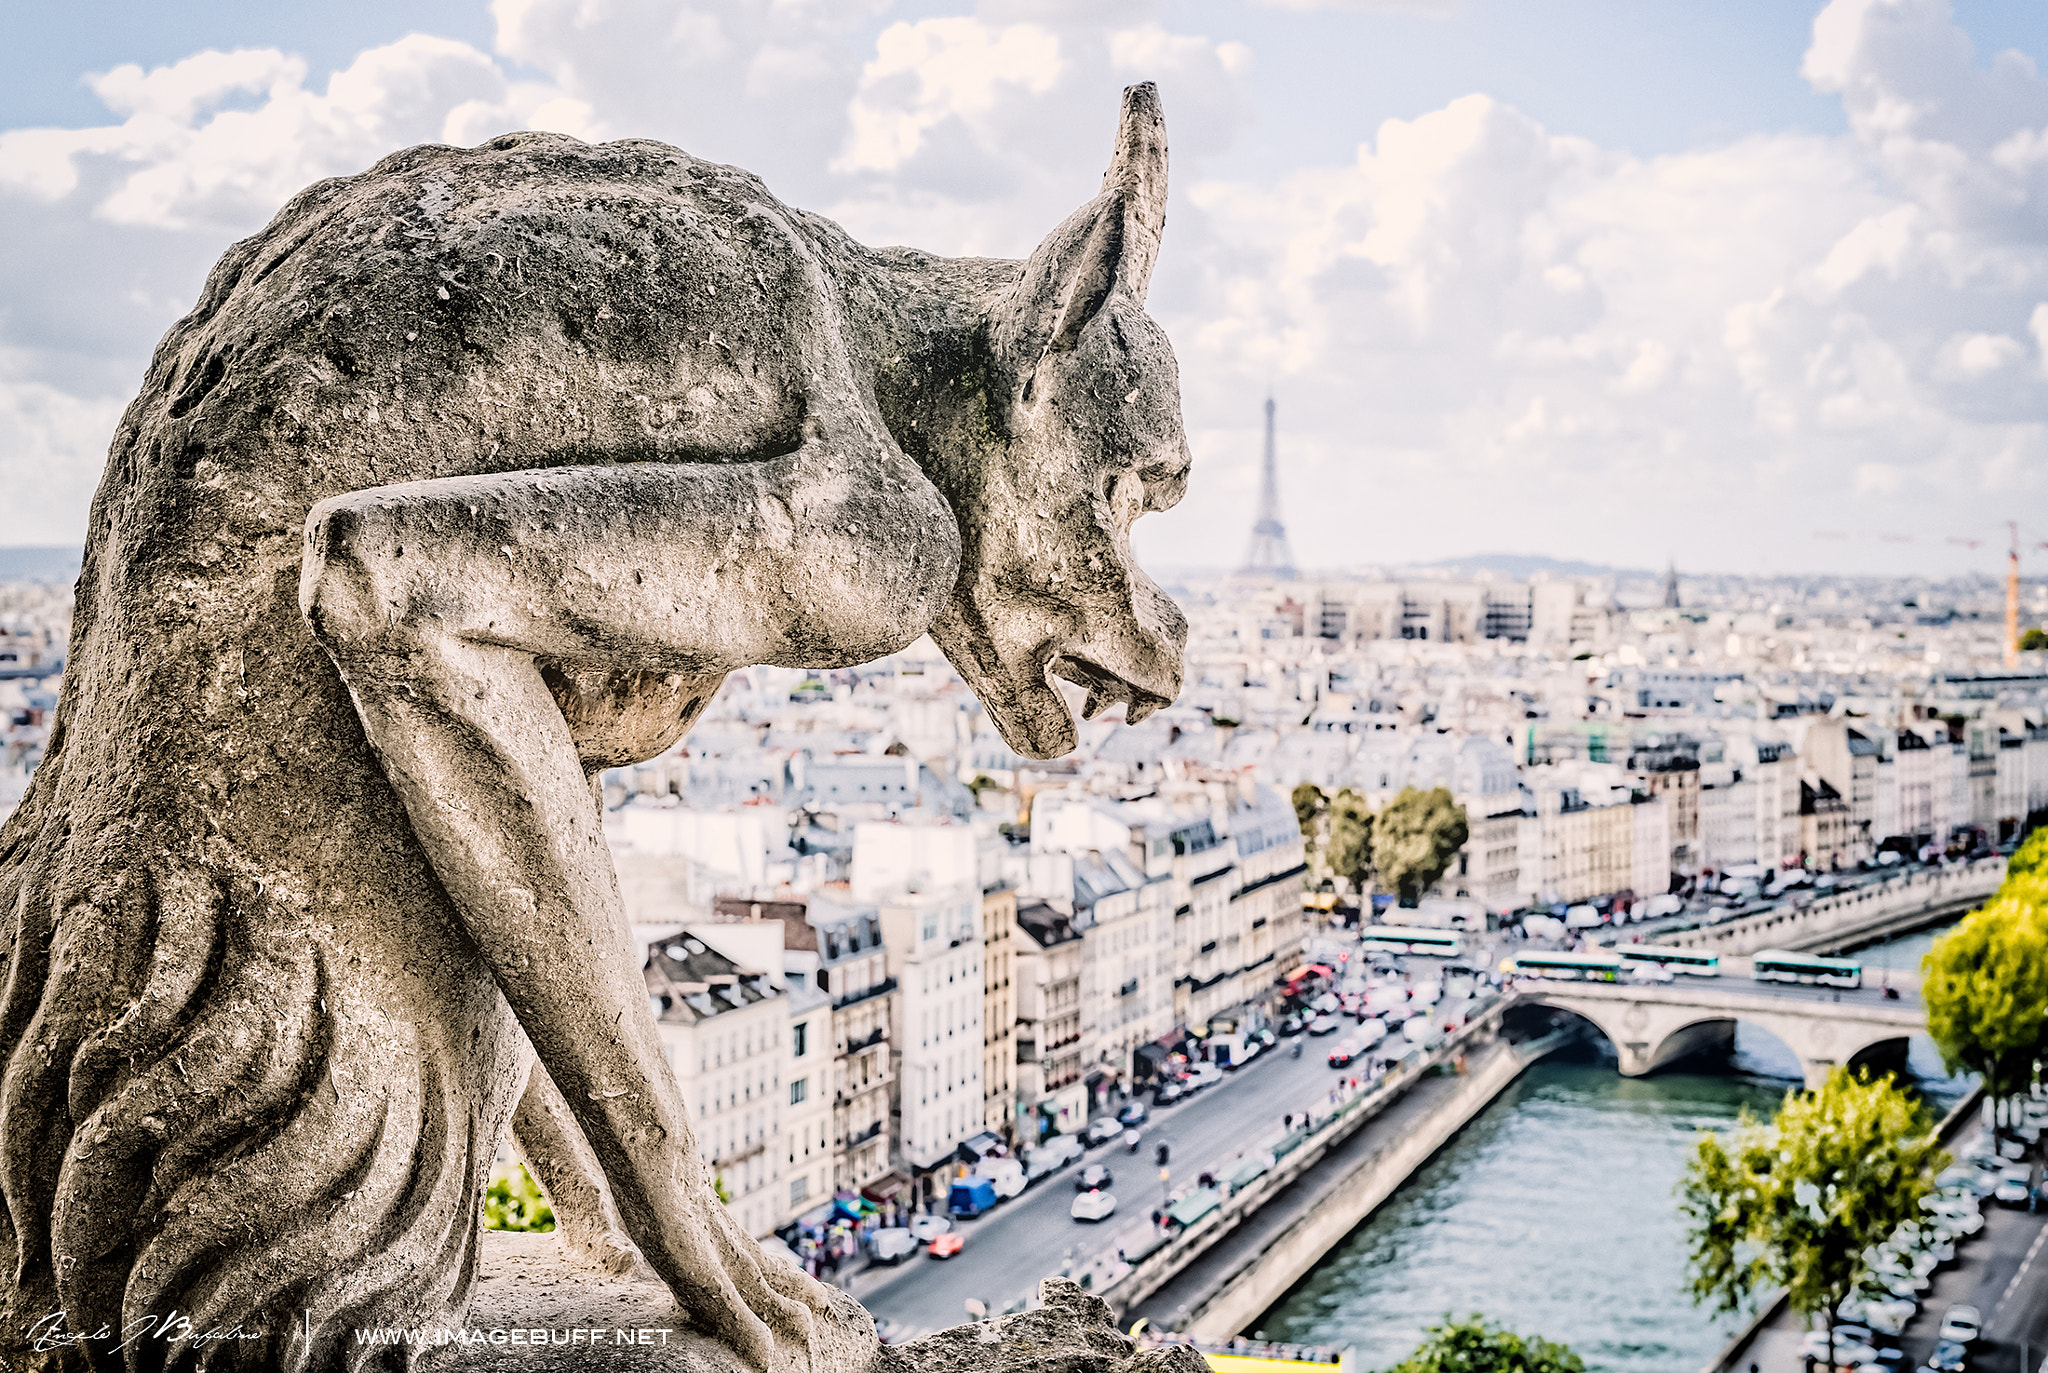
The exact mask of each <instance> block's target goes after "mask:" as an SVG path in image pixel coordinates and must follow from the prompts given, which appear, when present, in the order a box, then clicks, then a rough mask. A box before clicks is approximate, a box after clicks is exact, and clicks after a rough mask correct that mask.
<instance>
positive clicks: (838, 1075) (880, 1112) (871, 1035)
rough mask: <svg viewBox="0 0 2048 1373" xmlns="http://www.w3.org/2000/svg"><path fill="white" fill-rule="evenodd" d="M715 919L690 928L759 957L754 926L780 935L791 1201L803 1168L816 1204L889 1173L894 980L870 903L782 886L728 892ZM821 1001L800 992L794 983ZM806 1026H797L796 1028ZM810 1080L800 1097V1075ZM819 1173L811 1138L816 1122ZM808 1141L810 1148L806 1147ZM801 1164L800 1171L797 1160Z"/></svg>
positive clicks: (724, 947) (836, 892)
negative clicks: (785, 991) (750, 893)
mask: <svg viewBox="0 0 2048 1373" xmlns="http://www.w3.org/2000/svg"><path fill="white" fill-rule="evenodd" d="M713 918H714V921H715V922H717V923H714V924H713V925H710V926H706V927H692V930H691V932H692V933H693V934H696V935H698V936H700V937H701V938H703V939H704V940H705V941H706V942H707V943H710V944H712V945H713V946H714V947H721V951H723V952H727V953H729V954H733V955H735V956H740V957H741V958H742V961H746V957H747V956H751V957H752V958H753V959H755V960H760V959H763V958H765V957H766V949H765V948H764V947H763V946H762V945H759V944H757V943H753V942H746V941H750V940H753V939H754V938H755V937H756V936H755V934H754V932H755V931H760V932H764V933H766V934H767V935H769V936H770V938H771V940H772V938H773V937H774V936H776V935H779V937H780V941H781V948H782V951H781V958H782V968H783V976H784V981H785V985H788V986H790V987H791V989H792V1005H791V1011H790V1016H791V1029H790V1036H791V1039H790V1062H789V1064H788V1065H787V1067H786V1069H785V1077H786V1080H787V1081H788V1082H789V1083H790V1090H791V1093H792V1100H791V1102H790V1108H789V1109H790V1110H791V1111H792V1112H793V1113H794V1114H792V1115H791V1116H790V1117H789V1118H788V1119H787V1120H786V1121H785V1126H786V1129H785V1133H786V1134H787V1135H788V1136H789V1138H788V1139H787V1140H786V1141H785V1148H784V1152H785V1154H786V1155H788V1156H789V1162H790V1165H791V1169H792V1172H791V1177H790V1188H791V1193H792V1200H791V1205H792V1206H795V1207H796V1208H797V1209H798V1210H802V1209H804V1208H803V1207H802V1206H800V1205H798V1203H797V1202H796V1200H795V1199H794V1193H795V1190H796V1182H797V1173H798V1171H802V1175H803V1178H804V1189H803V1190H804V1192H805V1194H806V1195H807V1196H808V1197H809V1198H810V1200H811V1204H812V1205H815V1204H816V1202H817V1199H818V1198H819V1197H820V1196H829V1195H831V1193H832V1192H834V1191H837V1190H841V1189H844V1190H849V1191H857V1190H859V1189H860V1188H862V1187H865V1186H867V1185H868V1184H870V1183H873V1182H875V1181H876V1180H877V1179H879V1178H881V1177H883V1176H884V1175H885V1174H887V1173H888V1172H889V1168H890V1146H891V1144H892V1142H893V1136H892V1135H891V1132H890V1128H889V1127H890V1112H891V1089H892V1088H893V1086H894V1084H895V1080H896V1079H895V1074H894V1070H893V1066H892V1060H891V1057H890V1047H889V1033H890V1024H891V1020H892V1009H893V1008H892V1001H893V998H894V995H895V993H896V983H895V981H894V979H892V978H891V977H890V976H889V972H888V966H887V964H888V956H887V955H886V954H885V953H884V952H883V950H882V930H881V921H880V918H879V916H878V915H877V913H876V911H875V909H874V908H873V907H862V906H858V905H855V904H853V903H852V901H851V896H850V893H849V892H848V890H847V889H846V887H845V886H844V885H838V886H836V887H834V888H832V889H830V890H829V891H827V892H821V893H812V894H803V893H795V892H783V893H778V894H777V895H776V896H774V897H770V898H764V899H755V898H752V897H746V896H722V897H720V898H718V901H717V902H716V904H715V907H714V910H713ZM799 985H803V986H807V987H808V988H809V989H810V990H811V991H812V992H814V993H815V995H816V996H817V997H819V998H820V999H821V1004H822V1016H821V1013H820V1006H819V1005H817V1004H814V1003H812V1002H811V1001H810V1000H809V999H808V998H804V999H802V1000H798V999H797V998H796V997H795V995H794V990H795V988H796V987H797V986H799ZM799 1026H801V1028H799ZM799 1078H801V1079H803V1080H804V1086H803V1088H802V1091H801V1095H800V1096H799V1095H797V1088H796V1082H797V1080H798V1079H799ZM819 1113H822V1116H823V1119H822V1127H823V1137H824V1162H823V1165H822V1166H823V1175H822V1177H821V1176H820V1172H819V1167H820V1165H819V1164H818V1163H817V1162H816V1160H817V1158H818V1155H817V1154H816V1152H815V1146H809V1138H810V1136H811V1134H813V1133H814V1132H815V1131H816V1130H817V1128H818V1127H819V1125H820V1120H819ZM807 1146H809V1147H811V1148H812V1152H806V1148H807ZM799 1165H801V1169H800V1168H799Z"/></svg>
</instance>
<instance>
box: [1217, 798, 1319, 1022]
mask: <svg viewBox="0 0 2048 1373" xmlns="http://www.w3.org/2000/svg"><path fill="white" fill-rule="evenodd" d="M1228 821H1229V825H1230V837H1231V843H1232V846H1233V847H1234V848H1235V850H1236V854H1237V881H1236V886H1235V889H1234V890H1233V891H1232V892H1231V894H1230V912H1229V916H1228V919H1227V921H1226V925H1227V927H1228V928H1230V929H1232V930H1235V931H1237V932H1238V940H1239V943H1238V956H1239V958H1240V959H1241V960H1242V961H1241V962H1240V963H1239V965H1238V988H1237V990H1238V999H1239V1000H1240V1001H1245V1000H1250V999H1252V998H1254V997H1256V996H1258V995H1259V994H1260V993H1262V992H1264V991H1265V989H1266V988H1268V987H1270V986H1271V985H1272V984H1273V982H1274V981H1275V980H1276V977H1277V975H1278V974H1279V973H1284V972H1286V971H1287V970H1288V969H1289V968H1292V967H1293V966H1294V964H1295V963H1296V962H1297V961H1299V958H1300V956H1301V954H1302V953H1303V952H1304V951H1305V950H1306V949H1307V947H1308V938H1309V934H1310V931H1309V927H1308V921H1307V918H1306V915H1305V913H1304V912H1303V910H1302V905H1301V891H1302V879H1303V878H1304V877H1305V876H1306V875H1307V873H1308V864H1307V861H1306V856H1305V854H1304V851H1303V850H1304V846H1303V843H1302V838H1301V823H1300V821H1299V820H1297V819H1296V818H1295V814H1294V807H1293V806H1292V805H1290V804H1288V802H1287V801H1286V800H1285V799H1283V798H1282V797H1281V796H1280V795H1279V794H1278V793H1277V792H1274V791H1273V790H1272V789H1270V788H1268V787H1254V786H1250V785H1246V786H1244V787H1240V788H1238V789H1237V793H1236V795H1235V796H1234V797H1233V799H1232V801H1231V805H1230V812H1229V817H1228Z"/></svg>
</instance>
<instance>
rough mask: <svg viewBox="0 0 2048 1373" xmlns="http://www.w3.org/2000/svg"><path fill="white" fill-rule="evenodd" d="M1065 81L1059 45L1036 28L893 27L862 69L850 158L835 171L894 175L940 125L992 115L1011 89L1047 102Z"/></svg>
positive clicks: (950, 21) (959, 23)
mask: <svg viewBox="0 0 2048 1373" xmlns="http://www.w3.org/2000/svg"><path fill="white" fill-rule="evenodd" d="M1059 74H1060V42H1059V39H1058V37H1057V36H1055V35H1054V34H1053V33H1051V32H1050V31H1049V30H1046V29H1043V28H1040V27H1038V26H1037V25H1035V24H1011V25H1009V26H1007V27H1005V28H1001V29H997V28H993V27H991V26H989V25H987V24H984V23H982V22H981V21H980V20H978V19H968V18H946V19H920V20H918V21H917V22H916V23H914V24H913V23H898V24H891V25H890V26H889V27H888V28H887V29H884V30H883V31H882V36H881V38H880V39H879V40H877V42H876V44H875V57H874V60H873V61H871V62H869V63H868V64H867V65H866V66H865V67H864V68H862V70H861V74H860V88H859V90H858V91H857V92H856V93H855V95H854V98H853V103H852V105H851V106H850V107H849V108H848V110H847V121H848V123H849V124H850V125H851V128H850V130H849V132H848V135H847V141H846V151H845V152H844V153H843V154H841V155H840V157H839V158H838V159H836V160H835V161H834V163H833V169H834V170H835V171H846V172H863V171H873V172H887V171H893V170H894V169H895V168H897V167H899V166H901V165H902V164H903V163H905V162H906V161H908V160H909V159H910V158H911V157H912V156H914V155H915V154H916V153H917V150H918V146H919V144H921V143H922V142H923V141H924V136H925V134H926V133H928V132H929V131H930V130H932V129H933V128H935V127H936V126H938V125H939V124H941V123H943V122H945V121H946V120H948V119H965V120H970V121H971V120H974V119H976V118H977V117H979V116H983V115H986V114H988V113H989V112H990V111H992V110H993V109H994V108H995V105H996V101H997V98H998V96H999V94H1000V93H1001V91H1002V88H1003V87H1005V86H1009V87H1015V88H1016V89H1018V90H1019V91H1022V92H1024V93H1026V94H1030V95H1043V94H1044V93H1045V92H1046V91H1048V90H1050V89H1052V85H1053V83H1054V82H1055V81H1057V80H1058V79H1059Z"/></svg>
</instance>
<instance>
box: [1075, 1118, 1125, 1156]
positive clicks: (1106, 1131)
mask: <svg viewBox="0 0 2048 1373" xmlns="http://www.w3.org/2000/svg"><path fill="white" fill-rule="evenodd" d="M1123 1132H1124V1127H1123V1126H1121V1125H1119V1124H1117V1122H1116V1121H1115V1120H1113V1119H1111V1118H1110V1117H1108V1116H1097V1117H1096V1118H1095V1119H1093V1120H1091V1121H1089V1122H1088V1128H1087V1129H1085V1130H1083V1131H1082V1132H1081V1143H1083V1144H1084V1145H1086V1146H1087V1147H1089V1148H1091V1149H1092V1148H1094V1147H1095V1146H1096V1145H1098V1144H1107V1143H1109V1142H1110V1141H1111V1140H1113V1139H1115V1138H1116V1137H1117V1136H1118V1135H1120V1134H1122V1133H1123Z"/></svg>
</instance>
